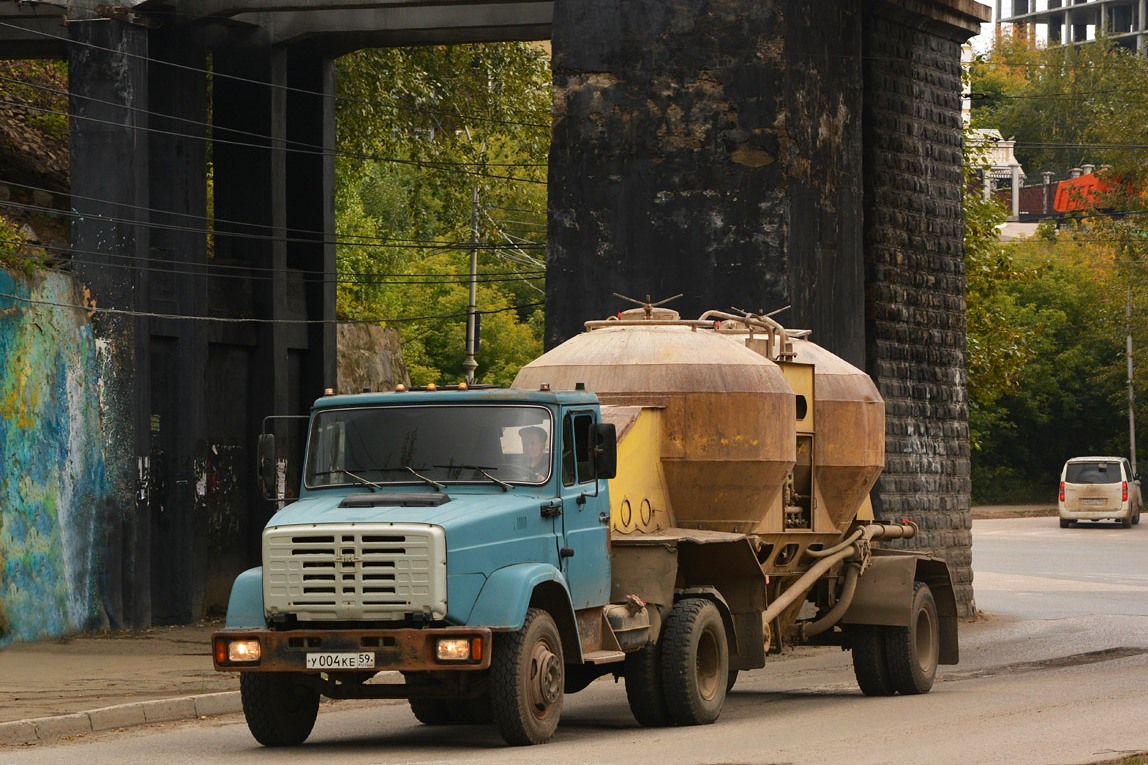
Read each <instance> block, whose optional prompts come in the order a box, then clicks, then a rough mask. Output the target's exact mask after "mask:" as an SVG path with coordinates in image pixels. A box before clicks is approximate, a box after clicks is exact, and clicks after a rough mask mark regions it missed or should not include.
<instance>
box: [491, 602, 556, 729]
mask: <svg viewBox="0 0 1148 765" xmlns="http://www.w3.org/2000/svg"><path fill="white" fill-rule="evenodd" d="M563 671H564V666H563V659H562V641H561V639H560V638H559V636H558V627H557V625H555V624H554V619H553V618H552V617H551V616H550V614H548V613H546V612H545V611H543V610H541V609H539V608H531V609H530V610H529V611H527V612H526V621H525V623H524V624H523V625H522V629H520V630H519V631H518V632H511V633H505V634H504V633H499V634H498V635H497V636H496V637H495V643H494V652H493V653H492V654H491V657H490V705H491V711H492V712H493V714H494V725H495V727H496V728H498V732H499V733H500V734H502V738H503V739H504V740H505V741H506V743H508V744H511V745H512V746H525V745H527V744H544V743H546V742H547V741H549V740H550V737H551V736H553V735H554V730H555V728H557V727H558V718H559V717H561V715H562V698H563V684H564V680H563Z"/></svg>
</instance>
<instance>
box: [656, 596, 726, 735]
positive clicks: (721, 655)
mask: <svg viewBox="0 0 1148 765" xmlns="http://www.w3.org/2000/svg"><path fill="white" fill-rule="evenodd" d="M661 644H662V661H661V664H662V688H663V691H664V694H665V700H666V709H667V711H668V712H669V715H670V720H671V721H672V722H674V723H675V724H677V725H707V724H709V723H712V722H713V721H714V720H716V719H717V718H718V715H720V714H721V710H722V706H723V705H724V704H725V687H726V682H727V681H728V680H729V643H728V642H727V640H726V634H725V624H723V623H722V619H721V614H720V613H719V612H718V609H717V606H715V605H714V604H713V603H711V602H710V601H708V600H704V599H702V598H684V599H682V600H679V601H678V602H677V603H675V604H674V607H673V609H672V610H671V611H670V614H669V616H667V617H666V623H665V626H664V627H663V628H662V637H661Z"/></svg>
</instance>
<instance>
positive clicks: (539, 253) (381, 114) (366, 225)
mask: <svg viewBox="0 0 1148 765" xmlns="http://www.w3.org/2000/svg"><path fill="white" fill-rule="evenodd" d="M338 76H339V80H338V82H339V96H340V100H339V102H338V103H339V112H338V119H339V123H338V124H339V150H340V157H339V159H338V163H337V176H338V184H339V188H338V195H337V202H336V217H337V226H338V229H339V232H340V242H341V244H340V246H339V249H338V259H339V272H340V287H339V311H340V313H341V314H343V315H345V316H348V317H351V318H373V317H386V318H388V319H390V323H393V324H394V326H396V327H397V328H398V329H399V330H400V333H401V334H402V338H403V347H404V356H405V357H406V358H407V362H408V366H409V367H410V369H411V378H412V382H415V383H416V384H417V383H427V382H443V381H450V382H453V381H457V380H461V379H462V377H463V368H462V361H463V359H464V353H465V337H466V332H465V327H466V315H467V304H468V294H467V293H468V288H469V282H470V273H469V261H470V254H471V252H473V251H477V253H478V269H477V279H476V281H477V282H478V297H479V299H478V301H477V306H478V309H479V311H480V312H482V321H481V324H482V334H483V336H482V338H481V340H482V345H481V357H480V359H479V370H478V379H479V380H480V381H482V382H493V383H500V384H506V383H509V382H510V380H512V379H513V376H514V374H515V373H516V372H517V369H518V367H519V366H521V365H522V364H523V363H525V361H528V360H529V359H531V358H533V357H534V356H536V355H537V354H538V353H540V352H541V348H542V343H541V303H542V295H543V290H544V282H543V276H544V259H545V256H544V252H545V232H546V161H547V154H548V151H549V141H550V103H551V97H550V75H549V62H548V60H547V57H546V54H545V51H543V50H542V49H541V48H538V47H536V46H531V45H527V44H497V45H495V44H489V45H465V46H437V47H419V48H391V49H384V50H368V51H361V52H359V53H356V54H352V55H351V56H347V57H345V58H344V59H342V60H340V62H339V74H338ZM476 199H477V204H475V202H476Z"/></svg>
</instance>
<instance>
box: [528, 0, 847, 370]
mask: <svg viewBox="0 0 1148 765" xmlns="http://www.w3.org/2000/svg"><path fill="white" fill-rule="evenodd" d="M703 17H704V18H705V24H704V25H703V24H701V23H694V22H693V21H690V22H688V23H687V22H685V21H683V20H693V19H701V18H703ZM859 28H860V24H859V17H858V12H857V10H856V8H855V6H854V5H853V4H850V3H835V4H831V6H830V7H828V8H823V9H819V10H818V13H817V23H816V24H810V23H808V20H807V19H806V18H805V15H804V12H803V11H802V10H801V8H799V7H798V6H797V5H795V4H794V3H791V2H785V1H783V0H763V1H751V0H716V1H715V2H702V0H558V1H557V2H556V3H555V6H554V26H553V33H554V38H553V71H554V96H555V104H556V121H555V125H554V129H553V143H552V147H551V154H550V203H549V204H550V216H549V218H550V228H549V254H548V277H547V296H546V303H547V306H546V314H547V329H546V340H547V344H548V345H550V346H553V345H555V344H557V343H558V342H561V341H562V340H563V339H565V338H567V337H569V336H571V335H573V334H576V333H577V332H579V331H580V330H581V326H582V322H583V321H585V320H587V319H594V318H603V317H606V316H609V315H611V314H613V313H614V312H615V311H617V310H619V309H621V308H624V307H626V306H625V304H622V303H620V302H619V301H618V300H616V299H615V298H613V297H612V293H614V292H618V293H621V294H625V295H629V296H630V297H634V298H638V299H642V298H644V297H645V296H646V295H647V294H648V295H650V296H651V297H652V298H653V299H654V300H660V299H662V298H667V297H670V296H672V295H676V294H678V293H685V296H684V297H683V298H682V299H681V300H679V301H677V302H676V303H674V304H672V305H671V306H670V307H672V308H675V309H677V310H678V311H680V312H681V313H682V314H683V315H684V316H687V317H689V316H694V317H696V316H698V315H699V314H700V313H701V312H702V311H704V310H706V309H709V308H725V309H728V308H729V307H731V306H733V307H738V308H742V309H745V310H750V311H758V310H761V309H766V310H768V311H773V310H776V309H779V308H783V307H784V306H787V305H790V306H792V307H791V308H790V310H789V311H788V312H786V313H784V314H782V315H780V316H779V317H778V318H779V319H780V320H781V321H782V322H783V323H785V324H787V325H790V326H799V327H808V328H812V329H813V330H814V336H815V337H816V338H817V339H818V340H819V341H820V342H821V343H822V344H825V345H827V346H828V347H829V348H830V349H832V350H833V351H834V352H835V353H838V354H839V355H842V356H844V357H846V358H848V359H850V360H852V361H854V362H855V363H860V362H861V361H862V359H863V358H864V316H863V294H864V288H863V283H864V270H863V263H862V258H861V215H860V204H861V193H860V191H861V176H862V167H861V154H860V145H861V124H860V121H859V119H858V116H859V111H860V102H861V80H860V67H859V63H860V61H861V48H860V36H859ZM717 41H721V42H720V44H719V43H718V42H717ZM790 52H792V54H793V55H790Z"/></svg>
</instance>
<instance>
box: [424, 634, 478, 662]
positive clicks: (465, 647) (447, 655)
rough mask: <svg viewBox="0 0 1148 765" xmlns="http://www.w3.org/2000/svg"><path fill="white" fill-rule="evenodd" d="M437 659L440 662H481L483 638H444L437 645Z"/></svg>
mask: <svg viewBox="0 0 1148 765" xmlns="http://www.w3.org/2000/svg"><path fill="white" fill-rule="evenodd" d="M435 658H436V659H438V660H439V661H481V660H482V638H480V637H459V638H443V639H442V640H439V641H438V642H436V643H435Z"/></svg>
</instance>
